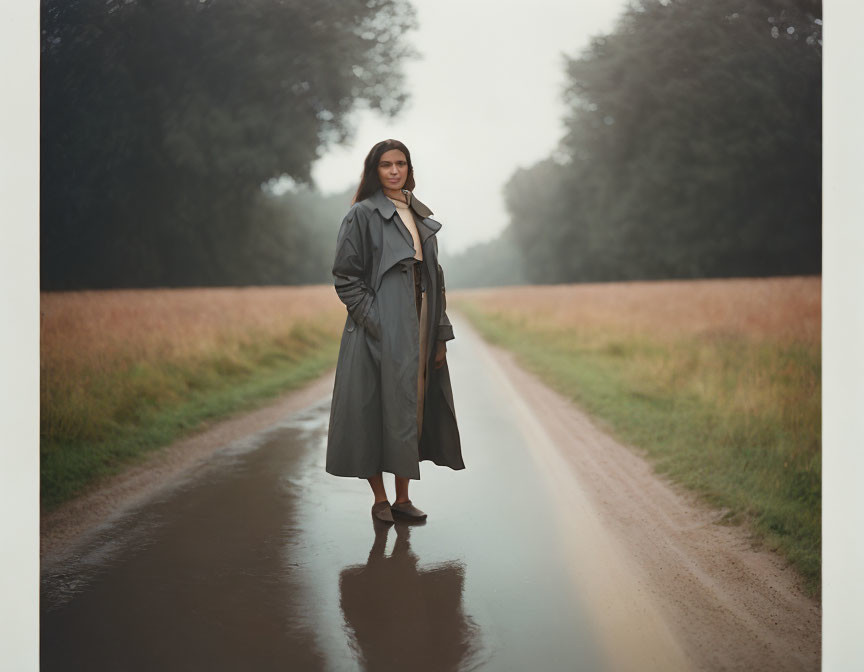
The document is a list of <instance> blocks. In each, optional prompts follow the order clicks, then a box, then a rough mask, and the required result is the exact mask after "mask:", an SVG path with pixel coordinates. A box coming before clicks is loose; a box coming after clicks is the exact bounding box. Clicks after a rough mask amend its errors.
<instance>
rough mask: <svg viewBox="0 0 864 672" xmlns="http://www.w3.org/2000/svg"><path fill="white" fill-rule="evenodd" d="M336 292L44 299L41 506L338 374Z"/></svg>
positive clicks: (181, 292) (325, 288)
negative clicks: (209, 423)
mask: <svg viewBox="0 0 864 672" xmlns="http://www.w3.org/2000/svg"><path fill="white" fill-rule="evenodd" d="M344 319H345V309H344V306H343V305H342V303H341V302H340V301H339V299H338V297H337V296H336V293H335V292H334V290H333V287H332V286H329V285H317V286H305V287H255V288H225V289H222V288H218V289H165V290H158V289H157V290H110V291H82V292H57V293H43V294H42V295H41V363H40V375H41V444H42V451H41V454H42V476H43V481H42V485H43V503H46V504H49V505H52V504H56V503H58V502H59V501H62V500H63V499H65V498H68V497H69V496H72V495H73V494H74V493H75V492H77V491H79V490H80V489H81V488H82V487H84V485H86V484H87V483H88V482H90V481H91V480H92V479H93V478H95V477H96V476H98V475H99V474H102V473H104V472H110V471H112V470H115V469H116V468H117V467H119V466H120V465H121V464H122V463H123V461H124V460H127V459H130V458H131V457H134V456H135V455H136V454H138V453H140V452H141V451H142V450H145V449H148V448H152V447H154V446H157V445H160V444H164V443H166V442H168V441H170V440H171V439H173V438H175V437H176V436H177V435H178V434H180V433H182V432H183V431H187V430H188V429H191V428H193V427H195V426H197V425H198V424H200V422H201V421H203V420H205V419H207V418H211V417H218V416H219V415H220V414H225V413H227V412H231V411H232V410H235V409H238V408H243V407H247V406H248V404H249V403H251V402H252V401H253V400H255V399H260V398H266V397H269V396H272V395H274V394H277V393H278V392H280V391H284V390H285V389H290V388H292V387H295V386H297V385H299V384H301V383H302V382H305V381H306V380H308V379H310V378H312V377H314V376H316V375H319V374H320V373H323V372H324V371H325V370H326V369H327V368H329V367H330V366H332V365H334V364H335V361H336V353H337V352H338V342H339V336H340V334H341V327H342V325H343V323H344Z"/></svg>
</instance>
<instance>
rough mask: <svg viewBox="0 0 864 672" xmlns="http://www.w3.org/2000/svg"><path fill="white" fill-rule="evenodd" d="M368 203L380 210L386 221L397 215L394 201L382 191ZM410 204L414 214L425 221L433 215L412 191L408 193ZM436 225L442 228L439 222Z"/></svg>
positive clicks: (368, 199)
mask: <svg viewBox="0 0 864 672" xmlns="http://www.w3.org/2000/svg"><path fill="white" fill-rule="evenodd" d="M366 203H368V205H369V207H370V208H372V209H374V210H378V212H380V213H381V216H382V217H383V218H384V219H390V218H391V217H392V216H393V215H394V214H395V213H396V206H395V205H393V201H391V200H390V199H389V198H387V195H386V194H385V193H384V191H383V190H382V189H379V190H378V191H376V192H375V193H374V194H372V195H371V196H370V197H369V198H367V199H366ZM408 204H409V205H410V206H411V207H412V208H413V210H414V212H416V213H417V214H418V215H420V217H422V218H423V219H426V218H427V217H429V216H430V215H431V214H432V211H431V210H430V209H429V208H427V207H426V205H425V204H423V203H421V202H420V201H419V200H418V199H417V197H416V196H414V194H412V193H411V192H410V191H409V192H408ZM436 224H438V228H440V227H441V224H440V223H439V222H436ZM437 230H438V229H435V231H437Z"/></svg>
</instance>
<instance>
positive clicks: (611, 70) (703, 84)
mask: <svg viewBox="0 0 864 672" xmlns="http://www.w3.org/2000/svg"><path fill="white" fill-rule="evenodd" d="M820 17H821V7H820V4H819V3H818V2H812V1H810V0H710V1H709V0H665V1H664V2H660V1H659V0H643V1H642V2H631V3H630V5H629V6H628V7H627V9H626V10H625V11H624V13H623V15H622V16H621V18H620V20H619V22H618V24H617V26H616V28H615V30H614V31H612V32H611V33H610V34H609V35H603V36H598V37H595V38H594V39H593V40H592V41H591V43H590V44H589V45H588V47H587V48H586V49H585V50H584V51H583V52H582V53H581V54H580V55H579V56H578V57H574V58H567V59H566V71H567V78H568V85H567V88H566V92H565V100H566V102H567V106H568V113H567V117H566V124H567V133H566V136H565V137H564V138H563V139H562V142H561V146H560V151H559V152H558V154H559V157H558V158H557V160H555V161H552V160H551V159H550V160H549V161H544V162H541V163H540V164H538V165H536V166H534V167H533V168H531V169H529V170H527V171H520V172H518V173H517V174H516V175H514V177H513V179H512V180H511V182H510V184H509V185H508V186H507V194H508V205H509V207H510V212H511V215H512V227H513V229H514V231H513V235H515V237H516V239H517V241H518V243H519V248H520V249H521V250H523V251H524V255H525V271H526V274H527V276H528V278H529V279H530V280H531V281H537V282H567V281H575V280H624V279H639V278H663V277H706V276H709V277H710V276H713V277H718V276H742V275H753V276H764V275H784V274H807V273H818V272H819V271H820V261H821V245H820V243H821V62H822V59H821V46H822V31H821V19H820Z"/></svg>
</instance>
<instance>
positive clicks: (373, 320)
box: [363, 297, 381, 341]
mask: <svg viewBox="0 0 864 672" xmlns="http://www.w3.org/2000/svg"><path fill="white" fill-rule="evenodd" d="M363 326H364V327H365V328H366V333H367V334H369V335H370V336H371V337H372V338H374V339H375V340H376V341H380V340H381V317H380V315H379V314H378V298H377V297H373V298H372V303H370V304H369V310H367V311H366V316H365V317H364V318H363Z"/></svg>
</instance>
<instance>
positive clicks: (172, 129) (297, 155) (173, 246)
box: [41, 0, 414, 289]
mask: <svg viewBox="0 0 864 672" xmlns="http://www.w3.org/2000/svg"><path fill="white" fill-rule="evenodd" d="M413 25H414V13H413V9H412V8H411V6H410V4H409V3H408V2H405V1H403V0H368V1H367V0H362V1H361V0H316V1H315V2H303V1H302V0H282V1H280V2H273V1H272V0H244V2H228V1H227V0H224V1H222V0H131V1H123V0H108V2H105V1H104V0H99V1H96V0H62V1H61V0H44V1H43V3H42V72H41V75H42V83H41V86H42V133H41V160H42V181H41V205H42V283H43V288H45V289H60V288H77V287H109V286H154V285H155V286H165V285H167V286H175V285H221V284H248V283H258V282H262V281H264V278H265V277H266V278H271V277H272V273H262V272H261V270H260V268H259V265H258V258H257V256H256V254H255V251H256V250H260V249H261V247H262V245H263V241H264V240H267V239H269V240H271V241H272V240H273V237H274V236H276V237H280V236H281V238H282V239H283V240H286V241H287V240H290V239H291V238H292V235H291V234H286V235H281V234H278V232H277V231H274V230H273V224H272V223H271V224H269V225H266V226H265V225H262V224H261V222H262V221H267V217H268V216H267V212H266V208H267V207H269V206H267V205H266V204H265V200H262V196H261V185H262V184H263V183H265V182H267V181H268V180H269V179H271V178H273V177H277V176H279V175H288V176H290V177H291V178H293V179H294V180H295V181H297V182H300V183H306V182H308V181H309V179H310V169H311V165H312V163H313V162H314V161H315V159H316V158H318V157H319V156H320V155H321V154H322V152H323V151H324V150H325V149H326V148H327V147H330V146H332V145H333V144H336V143H339V142H342V141H344V140H345V139H346V138H347V137H349V136H350V134H351V131H352V129H351V126H350V112H351V111H352V110H353V109H355V108H356V107H357V106H358V105H359V104H364V105H367V106H369V107H371V108H373V109H378V110H380V111H381V112H383V113H384V114H386V115H392V114H395V112H396V111H398V110H399V109H400V107H401V106H402V105H403V103H404V102H405V100H406V96H405V93H404V89H403V79H402V72H401V67H402V63H403V61H404V60H405V58H406V57H409V56H410V55H411V54H412V52H411V49H410V48H409V47H408V46H407V44H406V43H405V42H404V41H403V39H402V34H403V33H404V31H406V30H408V29H410V28H411V27H412V26H413ZM262 207H263V208H264V209H265V210H264V211H259V209H260V208H262ZM256 222H257V225H256ZM295 238H296V236H295ZM296 242H297V241H296V240H294V243H296ZM300 250H302V245H295V246H294V247H289V246H287V242H286V246H284V247H283V248H282V249H281V252H282V253H283V254H284V255H285V256H284V263H285V264H286V265H288V266H289V267H290V266H291V265H292V264H294V263H300V262H301V261H302V260H303V259H304V257H303V256H302V253H301V252H300ZM284 275H288V276H290V275H291V273H290V272H289V273H286V274H284Z"/></svg>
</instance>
